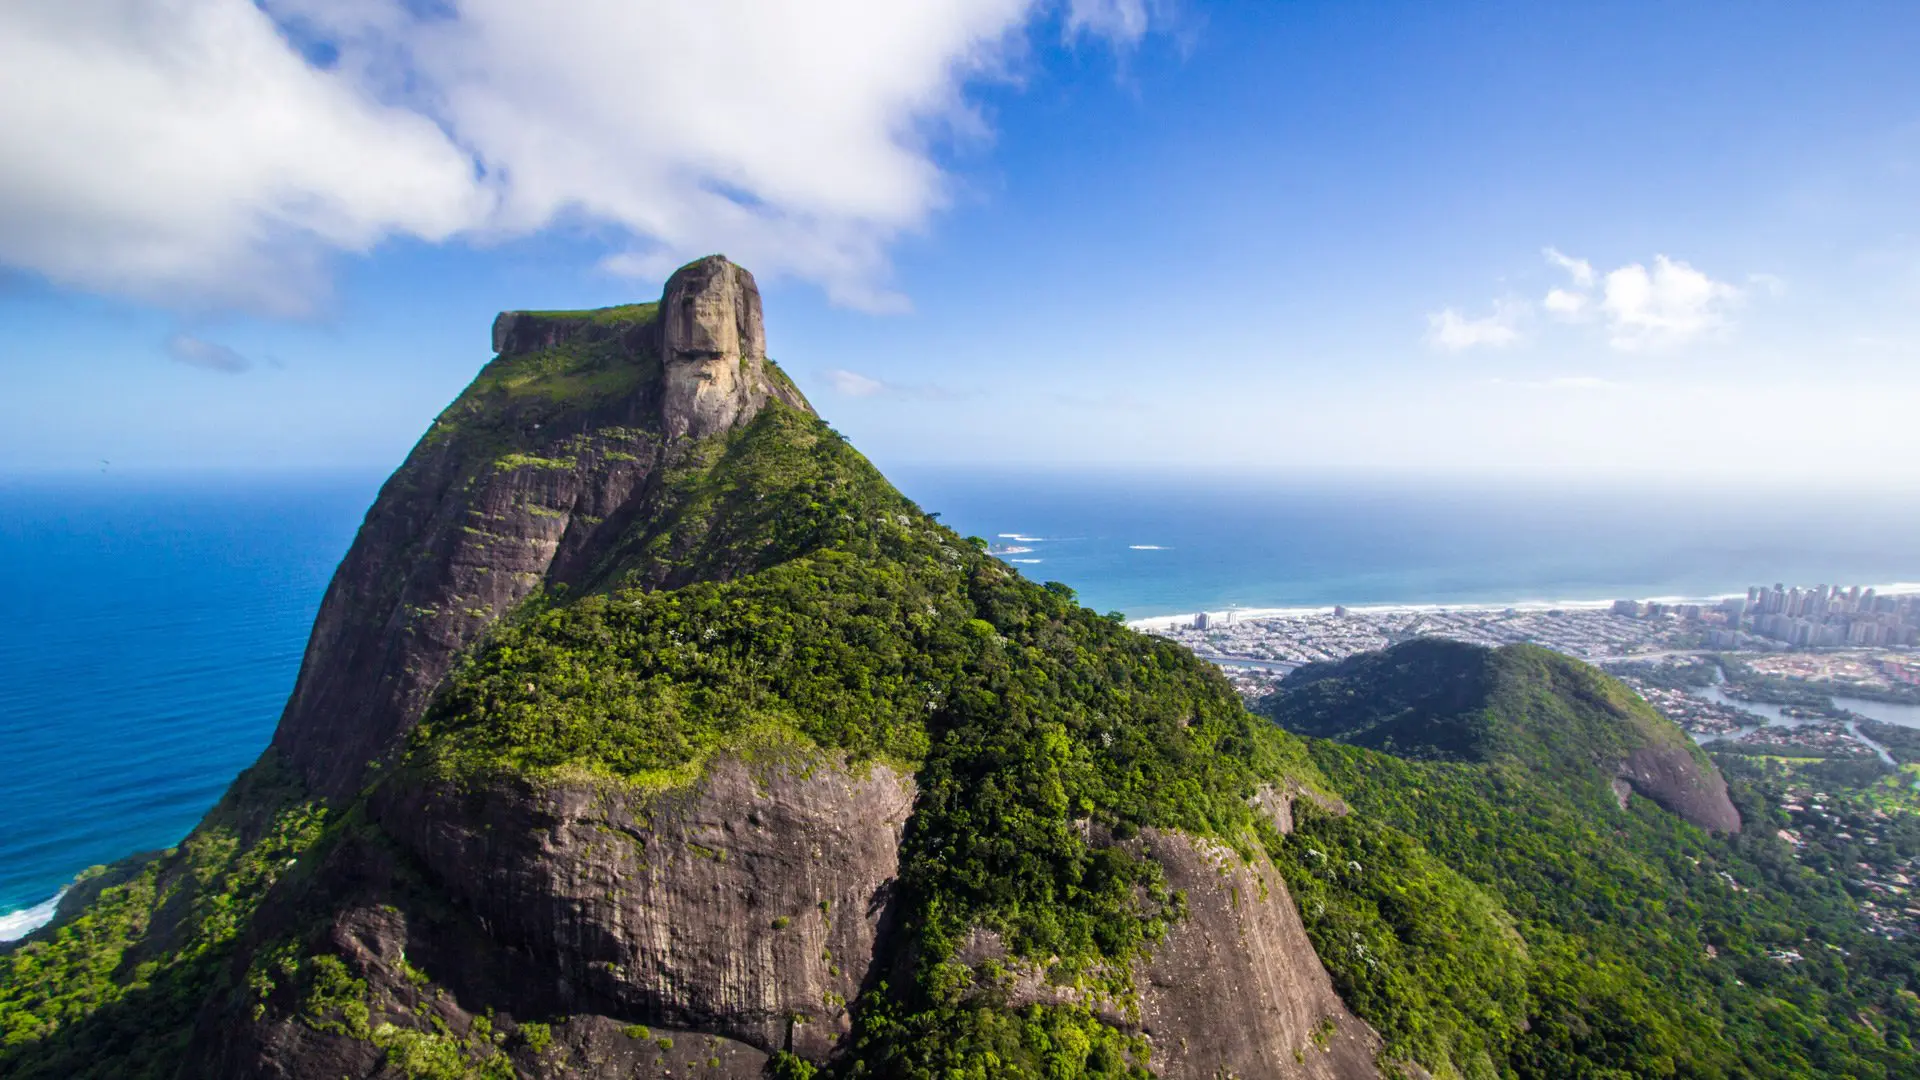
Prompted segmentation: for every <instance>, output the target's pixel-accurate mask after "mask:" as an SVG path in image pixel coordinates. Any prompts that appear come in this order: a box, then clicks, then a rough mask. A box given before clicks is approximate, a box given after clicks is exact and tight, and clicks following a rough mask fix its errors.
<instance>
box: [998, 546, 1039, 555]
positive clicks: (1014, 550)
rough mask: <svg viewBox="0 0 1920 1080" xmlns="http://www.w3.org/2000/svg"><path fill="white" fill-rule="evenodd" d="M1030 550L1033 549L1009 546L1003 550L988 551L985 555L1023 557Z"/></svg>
mask: <svg viewBox="0 0 1920 1080" xmlns="http://www.w3.org/2000/svg"><path fill="white" fill-rule="evenodd" d="M1032 550H1033V549H1032V548H1030V547H1021V546H1020V545H1019V544H1010V545H1008V546H1006V547H1003V548H993V549H991V550H989V551H988V552H987V554H989V555H1024V554H1026V553H1027V552H1029V551H1032Z"/></svg>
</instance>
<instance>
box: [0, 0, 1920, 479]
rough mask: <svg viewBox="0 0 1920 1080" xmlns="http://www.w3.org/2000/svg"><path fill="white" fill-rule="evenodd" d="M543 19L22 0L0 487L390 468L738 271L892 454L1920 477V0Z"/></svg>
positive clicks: (301, 6)
mask: <svg viewBox="0 0 1920 1080" xmlns="http://www.w3.org/2000/svg"><path fill="white" fill-rule="evenodd" d="M517 7H526V6H525V5H514V4H510V3H507V2H506V0H455V2H449V3H446V4H441V5H434V6H433V7H431V8H430V9H429V8H426V7H424V6H422V5H407V4H402V3H399V2H398V0H352V2H341V3H321V2H319V0H274V2H271V3H266V4H264V6H254V5H250V4H247V3H245V2H244V0H168V3H166V4H162V5H148V4H140V3H136V2H134V0H67V2H60V3H56V2H52V0H27V2H24V3H22V4H18V5H10V6H9V7H8V9H7V10H6V11H5V12H4V13H0V131H3V132H4V133H0V262H4V263H5V265H6V266H7V269H6V270H5V271H4V272H0V318H4V320H5V323H6V325H7V330H6V333H5V334H4V335H0V388H4V393H0V471H38V470H46V469H68V468H86V467H96V466H95V463H96V462H98V461H99V460H101V459H106V460H109V461H111V462H113V463H114V464H113V466H112V467H115V468H127V469H136V470H137V469H166V468H278V467H286V468H294V467H349V468H365V469H384V468H388V467H391V466H392V465H393V464H394V463H396V462H397V461H398V460H399V458H400V457H401V455H403V454H404V452H405V450H406V448H407V446H408V445H410V444H411V442H412V441H413V439H414V438H415V437H416V436H417V435H418V433H419V432H420V431H421V430H423V428H424V427H425V425H426V423H427V421H428V420H429V419H430V418H431V417H432V415H433V414H434V413H435V412H437V411H438V409H439V408H440V407H441V406H443V405H444V404H445V403H446V402H447V401H448V400H449V399H450V398H451V397H452V396H453V395H454V394H456V393H457V392H458V391H459V389H460V388H461V386H463V385H464V384H465V383H466V381H467V380H468V379H470V378H471V377H472V374H473V372H474V371H475V370H477V368H478V367H479V365H480V364H482V363H484V362H485V360H486V359H487V340H488V339H487V330H488V325H489V323H490V320H491V318H492V316H493V314H494V312H496V311H498V310H501V309H505V308H544V307H573V306H592V305H598V304H607V303H617V302H624V301H629V300H633V299H650V298H652V297H653V296H655V295H657V293H658V289H659V284H660V281H661V280H662V279H663V278H664V276H665V273H666V272H667V271H668V270H670V269H671V267H672V266H673V265H674V264H675V263H677V262H678V261H681V260H683V259H685V258H688V257H692V256H694V255H698V254H701V253H704V252H706V251H713V250H720V251H725V252H726V253H728V254H730V255H732V256H734V257H735V258H737V259H739V260H740V261H742V262H743V263H744V264H746V265H748V266H749V268H751V269H753V270H755V272H756V273H757V274H758V275H759V276H760V277H761V281H762V285H763V288H764V290H765V294H766V304H767V308H768V319H769V343H770V348H771V351H772V353H773V354H774V356H775V357H776V358H777V359H779V360H780V361H781V362H782V363H783V364H784V365H785V366H786V367H787V368H788V369H789V370H790V371H791V372H792V373H793V374H794V375H795V377H796V378H797V379H798V380H799V381H800V383H801V385H802V386H803V388H805V389H806V391H807V392H808V394H809V395H810V396H811V397H812V399H813V400H814V402H815V404H816V405H817V406H818V407H819V408H820V410H821V412H822V413H823V414H825V415H826V416H827V417H828V418H829V419H830V420H831V421H833V422H834V424H835V425H836V426H837V427H839V428H840V429H841V430H843V431H845V432H846V433H848V434H849V435H850V436H852V437H853V438H854V439H855V441H856V443H857V444H858V445H860V446H861V447H862V448H864V449H865V450H867V452H868V453H869V454H870V455H871V456H873V457H874V458H875V459H876V460H877V461H879V462H880V463H881V464H882V465H888V464H902V465H904V464H920V463H929V462H965V461H989V462H995V463H1010V464H1023V463H1049V464H1075V465H1079V464H1087V465H1100V466H1111V467H1120V468H1134V467H1142V466H1153V467H1160V468H1172V469H1186V470H1194V469H1206V470H1210V471H1232V472H1282V473H1319V474H1326V473H1334V474H1339V473H1368V474H1371V473H1396V474H1428V473H1444V474H1459V475H1471V476H1496V477H1505V476H1520V475H1524V476H1538V475H1541V474H1546V475H1553V476H1586V475H1594V476H1624V477H1631V478H1640V477H1663V478H1670V479H1673V478H1677V479H1679V480H1681V481H1682V482H1696V481H1698V480H1712V481H1721V480H1725V481H1750V480H1761V481H1791V482H1795V483H1804V482H1809V481H1819V482H1839V483H1844V484H1855V483H1858V484H1862V485H1868V486H1880V487H1885V486H1896V487H1899V488H1902V489H1905V490H1911V488H1912V486H1913V484H1914V482H1915V480H1916V473H1920V470H1916V469H1915V467H1914V465H1913V462H1914V461H1916V460H1920V457H1917V456H1916V455H1917V454H1920V364H1917V363H1916V360H1920V65H1916V64H1914V63H1913V62H1912V58H1913V57H1914V56H1916V55H1920V11H1917V10H1916V9H1915V8H1914V7H1913V6H1912V5H1911V4H1910V3H1909V4H1899V3H1886V4H1872V3H1853V4H1847V5H1816V4H1811V3H1808V4H1787V3H1779V4H1765V5H1755V4H1735V3H1724V4H1688V3H1646V4H1631V3H1618V4H1607V5H1591V6H1590V7H1589V9H1588V10H1572V8H1573V7H1574V6H1573V5H1544V4H1537V3H1532V4H1520V3H1515V4H1500V3H1477V4H1445V5H1441V4H1415V3H1306V2H1299V3H1277V2H1263V3H1246V4H1204V5H1203V4H1199V3H1194V2H1191V0H1187V2H1169V3H1148V2H1147V0H1067V2H1060V3H1051V4H1049V3H1039V2H1028V0H937V2H936V0H928V2H927V3H926V4H924V5H896V4H891V3H882V2H879V0H819V2H817V3H811V4H805V5H796V4H754V3H751V2H749V0H724V2H723V0H714V2H713V3H710V4H704V5H700V6H698V7H697V8H692V7H687V6H685V5H677V4H664V3H655V4H649V3H616V2H614V0H576V2H573V3H567V4H555V5H548V6H543V8H542V11H543V12H544V15H543V21H542V22H541V23H540V24H539V25H530V24H527V23H525V22H524V21H523V20H524V19H525V18H526V16H525V15H524V13H517V12H516V8H517ZM161 8H164V9H166V10H165V11H164V12H160V11H159V9H161ZM529 10H531V8H529ZM156 12H158V13H157V14H156ZM148 19H153V20H158V21H154V22H150V23H144V22H143V20H148ZM196 56H198V57H202V58H205V57H215V58H218V59H219V60H220V61H221V62H207V61H205V60H204V59H203V60H201V61H200V62H193V58H194V57H196ZM183 58H185V59H183ZM230 58H238V59H235V60H233V61H232V62H230V63H229V62H225V61H227V60H228V59H230ZM242 61H245V62H242ZM717 72H724V73H725V78H724V79H722V78H719V76H718V75H717V74H716V73H717Z"/></svg>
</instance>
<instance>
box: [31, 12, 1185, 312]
mask: <svg viewBox="0 0 1920 1080" xmlns="http://www.w3.org/2000/svg"><path fill="white" fill-rule="evenodd" d="M262 3H263V5H264V7H265V9H266V13H263V11H262V9H261V8H260V7H256V6H255V5H254V4H253V3H251V2H249V0H12V2H10V3H6V4H3V5H0V263H5V264H7V265H11V266H15V267H18V268H22V269H26V270H29V271H32V272H36V273H39V274H42V275H44V276H46V277H47V278H49V279H51V280H54V281H57V282H60V283H63V284H67V285H72V286H78V287H82V288H87V289H95V290H104V291H111V292H117V293H121V294H129V295H134V296H139V297H143V298H148V299H158V300H162V301H169V302H177V303H183V304H244V305H250V306H255V307H264V308H268V309H272V310H281V311H287V310H299V309H301V308H302V307H305V306H309V305H310V304H311V302H312V301H313V299H314V296H315V294H316V293H317V292H319V291H320V290H321V289H323V288H324V286H325V283H326V274H325V270H324V268H325V262H326V258H327V256H328V255H329V254H330V253H331V252H335V251H350V252H360V251H366V250H368V249H370V248H371V247H373V246H375V245H377V244H378V243H380V242H381V241H382V240H385V239H388V238H390V237H415V238H419V239H422V240H426V241H429V242H441V241H444V240H447V239H449V238H451V237H455V236H468V237H474V238H479V239H485V238H488V237H503V236H511V235H520V234H525V233H528V232H532V231H536V230H539V229H542V228H545V227H547V226H549V225H551V224H553V223H555V222H563V223H578V224H582V225H586V226H590V227H592V226H611V227H612V228H611V229H610V230H606V234H607V235H609V236H610V238H611V241H612V242H611V245H610V246H611V247H612V248H613V249H614V250H613V253H612V254H611V256H610V257H609V258H608V259H607V260H606V261H605V263H604V264H603V265H604V266H606V268H608V269H610V270H613V271H615V272H644V273H645V274H647V275H648V276H658V273H659V270H660V268H662V267H665V266H670V265H672V264H674V263H676V262H678V261H680V260H683V259H686V258H689V257H692V256H696V255H700V254H705V253H707V252H710V251H725V252H726V253H727V254H729V255H731V256H733V257H734V258H736V259H739V260H741V261H742V262H745V263H747V264H748V265H751V266H752V267H753V268H754V269H755V270H756V271H759V272H761V273H762V274H763V275H767V276H778V275H781V274H786V275H793V276H798V277H803V278H806V279H809V280H812V281H816V282H819V283H820V284H822V285H823V286H824V287H825V288H826V289H827V290H828V292H829V293H830V294H831V295H832V296H833V297H834V298H835V299H836V300H838V301H841V302H845V303H850V304H855V305H865V306H886V305H888V304H890V303H895V302H897V298H894V297H891V296H890V295H889V294H888V293H887V291H886V289H885V287H884V281H885V278H886V272H887V250H888V247H889V245H890V244H891V243H892V242H893V241H894V240H895V239H896V238H898V237H899V236H901V235H903V234H905V233H910V232H912V231H914V230H916V229H919V228H922V227H924V225H925V223H926V222H927V220H928V218H929V216H930V215H931V214H932V213H934V212H935V211H937V210H938V209H939V208H940V207H941V206H942V205H943V204H944V202H945V199H946V197H947V182H946V178H945V177H944V175H943V173H942V172H941V170H940V168H939V167H938V166H937V165H936V164H935V162H934V160H933V158H932V157H931V156H930V154H929V146H930V143H931V142H932V140H934V139H937V138H939V137H941V136H943V135H945V134H950V133H964V132H978V131H980V130H982V129H983V128H984V124H983V122H982V121H981V120H980V118H979V117H978V116H977V115H976V114H975V113H974V111H973V110H972V109H971V107H970V106H969V104H968V102H967V100H966V97H965V93H964V91H965V89H966V87H967V85H968V83H969V82H970V81H972V80H976V79H980V78H988V77H998V76H999V75H1000V74H1001V73H1002V72H1003V69H1004V68H1005V66H1006V65H1007V64H1008V63H1010V62H1011V58H1015V57H1018V56H1019V54H1020V45H1021V40H1020V38H1021V34H1022V32H1023V31H1024V29H1025V27H1026V26H1027V25H1028V24H1029V22H1030V21H1031V20H1033V19H1034V18H1035V17H1036V15H1037V14H1038V13H1040V12H1042V11H1046V10H1057V9H1058V8H1059V6H1060V5H1061V4H1062V3H1064V5H1065V13H1066V14H1065V19H1066V25H1067V27H1068V31H1069V33H1071V34H1075V35H1079V34H1091V35H1097V36H1102V37H1106V38H1108V39H1110V40H1112V41H1114V42H1115V43H1116V44H1119V45H1125V44H1130V43H1132V42H1134V41H1137V40H1138V39H1139V38H1140V36H1141V35H1142V34H1144V33H1145V32H1146V31H1147V28H1148V24H1149V22H1150V21H1151V20H1150V15H1149V7H1150V5H1148V4H1147V3H1146V2H1145V0H916V2H914V3H899V2H897V0H809V2H805V3H801V2H773V0H703V2H702V3H698V4H687V3H682V2H679V0H566V2H564V3H563V2H559V0H554V2H549V3H543V4H528V3H525V2H524V0H445V2H444V3H442V4H440V5H435V6H433V9H432V10H427V9H428V6H427V5H420V4H417V3H408V2H407V0H262ZM268 13H270V14H271V17H269V14H268ZM276 19H277V20H278V22H277V23H276V21H275V20H276ZM289 34H291V35H292V36H293V37H294V38H295V39H297V40H299V41H301V42H304V43H307V44H309V45H311V44H315V43H324V44H325V45H326V46H328V47H329V48H330V49H331V50H332V51H334V52H335V53H337V57H336V58H335V59H333V60H330V61H329V63H328V64H327V66H325V67H322V66H316V65H315V64H314V63H310V62H308V61H307V60H306V59H305V58H304V57H303V55H302V53H301V52H300V51H299V50H297V49H296V48H295V47H294V46H293V44H292V43H290V41H289V39H288V35H289ZM312 51H314V52H315V54H316V55H319V54H323V53H325V52H327V51H328V49H314V50H312Z"/></svg>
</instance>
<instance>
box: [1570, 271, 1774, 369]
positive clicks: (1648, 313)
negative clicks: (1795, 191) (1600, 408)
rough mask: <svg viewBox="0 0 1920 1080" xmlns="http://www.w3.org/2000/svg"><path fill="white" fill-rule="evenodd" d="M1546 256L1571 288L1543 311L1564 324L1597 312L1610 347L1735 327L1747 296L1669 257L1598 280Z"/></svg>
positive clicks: (1770, 285) (1760, 279) (1760, 280)
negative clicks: (1733, 315) (1734, 313)
mask: <svg viewBox="0 0 1920 1080" xmlns="http://www.w3.org/2000/svg"><path fill="white" fill-rule="evenodd" d="M1543 253H1544V254H1545V255H1546V257H1547V261H1548V262H1550V263H1552V264H1553V265H1555V266H1557V267H1559V268H1561V269H1562V270H1565V271H1566V272H1567V275H1568V276H1569V277H1571V278H1572V287H1571V288H1564V289H1562V288H1555V289H1550V290H1548V292H1547V295H1546V299H1544V300H1542V301H1541V303H1540V306H1541V307H1543V308H1545V309H1546V310H1547V312H1548V314H1550V315H1553V316H1554V317H1555V318H1558V319H1561V320H1563V321H1566V322H1584V321H1586V320H1587V319H1589V318H1590V317H1592V316H1593V315H1594V314H1595V313H1596V312H1597V313H1598V314H1600V315H1602V316H1604V318H1605V319H1606V328H1607V338H1608V343H1609V344H1611V345H1612V346H1613V347H1614V348H1616V349H1622V350H1626V351H1639V350H1644V349H1652V348H1659V347H1662V346H1668V345H1678V344H1682V343H1685V342H1688V341H1692V340H1694V339H1696V338H1699V337H1702V336H1704V335H1707V334H1710V333H1713V332H1714V331H1718V330H1722V329H1725V328H1726V327H1728V326H1730V325H1731V311H1732V309H1733V308H1734V307H1735V306H1737V305H1738V304H1740V302H1741V301H1742V300H1744V299H1745V295H1746V294H1745V293H1744V292H1743V291H1742V290H1741V289H1739V288H1737V287H1735V286H1733V285H1729V284H1727V283H1726V282H1724V281H1715V280H1714V279H1712V278H1711V277H1708V276H1707V275H1706V274H1704V273H1702V272H1701V271H1699V270H1696V269H1694V268H1693V267H1692V266H1690V265H1688V264H1687V263H1685V262H1681V261H1680V260H1678V259H1670V258H1668V257H1667V256H1665V255H1656V256H1654V259H1653V268H1652V269H1651V270H1649V269H1648V268H1647V267H1646V266H1645V265H1643V264H1641V263H1629V264H1627V265H1626V266H1622V267H1620V268H1619V269H1617V270H1610V271H1608V272H1607V273H1606V274H1605V275H1596V274H1595V273H1594V270H1593V264H1592V263H1590V262H1588V261H1587V260H1585V259H1576V258H1574V257H1572V256H1570V255H1566V254H1563V253H1561V252H1560V251H1559V250H1558V249H1556V248H1545V249H1543ZM1748 281H1750V282H1751V283H1752V284H1753V286H1754V287H1755V288H1759V289H1762V290H1764V291H1765V292H1767V293H1768V294H1769V295H1771V296H1779V295H1780V294H1781V293H1782V292H1784V291H1785V288H1786V285H1785V283H1784V282H1782V281H1781V280H1780V279H1779V278H1777V277H1774V276H1773V275H1772V274H1752V275H1749V277H1748ZM1596 286H1597V289H1596ZM1596 292H1597V295H1596Z"/></svg>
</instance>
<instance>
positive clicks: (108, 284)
mask: <svg viewBox="0 0 1920 1080" xmlns="http://www.w3.org/2000/svg"><path fill="white" fill-rule="evenodd" d="M486 203H487V199H486V193H485V192H484V191H483V190H482V189H481V188H480V187H479V186H478V185H477V184H476V182H475V180H474V177H473V169H472V167H471V165H470V164H469V162H468V161H467V159H466V157H465V155H463V154H462V153H461V152H460V151H459V150H458V149H457V148H456V147H455V146H454V145H453V144H452V143H451V142H449V141H448V139H447V137H446V135H445V134H444V133H443V132H442V131H441V130H440V129H439V128H438V127H436V126H435V125H434V124H433V122H432V121H430V120H428V119H427V118H425V117H423V116H420V115H417V114H415V113H412V112H408V111H406V110H403V109H399V108H394V107H390V106H385V105H382V104H380V103H378V102H376V101H374V100H373V99H371V98H370V97H369V96H368V95H367V94H366V93H365V92H363V91H362V90H361V89H359V88H357V87H355V86H354V85H352V83H351V82H350V81H349V80H348V79H346V78H344V77H343V76H341V75H339V74H337V73H332V72H326V71H321V70H318V69H316V68H314V67H313V66H312V65H310V64H308V63H307V62H306V61H305V60H303V59H302V58H301V57H300V56H299V54H297V53H295V52H294V51H293V50H292V49H290V48H289V47H288V45H287V42H286V41H285V40H284V39H283V38H282V37H281V36H280V33H279V32H278V30H276V29H275V27H274V24H273V22H272V20H271V19H269V18H268V17H267V16H266V15H265V14H264V13H263V12H261V11H260V10H259V9H258V8H256V7H254V6H253V5H252V4H251V3H248V2H247V0H14V2H10V3H7V4H4V5H0V261H3V262H5V263H7V264H10V265H12V266H16V267H20V268H23V269H27V270H30V271H34V272H37V273H39V274H42V275H44V276H45V277H47V278H48V279H50V280H53V281H55V282H59V283H61V284H65V285H77V286H81V287H83V288H90V289H99V290H105V291H110V292H118V293H123V294H132V295H135V296H140V297H143V298H149V299H159V300H163V301H174V300H199V301H207V302H213V303H240V304H247V305H250V306H258V307H265V308H269V309H274V310H282V311H285V310H298V309H300V308H302V307H304V306H305V302H306V299H307V297H308V296H309V295H310V294H311V292H312V290H314V289H315V288H316V287H318V286H319V284H320V283H321V280H322V278H321V276H320V275H319V273H318V270H319V266H320V264H319V262H318V256H319V254H320V253H321V252H323V251H326V250H347V251H363V250H366V249H367V248H368V247H370V246H371V245H373V244H374V243H376V242H377V241H378V240H380V239H381V238H382V237H385V236H388V235H395V234H399V235H410V236H417V237H421V238H423V239H427V240H441V239H445V238H446V237H448V236H450V235H452V234H453V233H454V232H455V231H456V230H458V229H460V228H463V227H466V226H468V225H470V224H471V223H472V222H473V221H475V220H477V219H478V218H480V217H482V216H484V214H485V211H486Z"/></svg>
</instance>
